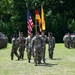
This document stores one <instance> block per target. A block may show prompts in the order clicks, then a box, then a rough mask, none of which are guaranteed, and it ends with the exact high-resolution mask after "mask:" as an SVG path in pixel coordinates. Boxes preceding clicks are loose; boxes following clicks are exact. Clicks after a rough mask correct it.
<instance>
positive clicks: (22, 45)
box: [17, 36, 26, 59]
mask: <svg viewBox="0 0 75 75" xmlns="http://www.w3.org/2000/svg"><path fill="white" fill-rule="evenodd" d="M17 40H18V42H19V54H20V58H21V59H23V58H24V51H25V41H26V39H25V38H24V37H21V36H20V37H18V39H17Z"/></svg>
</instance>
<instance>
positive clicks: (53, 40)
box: [48, 33, 55, 59]
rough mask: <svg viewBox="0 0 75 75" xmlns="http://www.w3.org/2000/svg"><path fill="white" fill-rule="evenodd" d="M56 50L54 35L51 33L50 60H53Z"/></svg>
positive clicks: (49, 40)
mask: <svg viewBox="0 0 75 75" xmlns="http://www.w3.org/2000/svg"><path fill="white" fill-rule="evenodd" d="M54 48H55V38H54V37H53V34H52V33H49V37H48V51H49V58H50V59H53V51H54Z"/></svg>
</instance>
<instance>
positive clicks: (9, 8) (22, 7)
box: [0, 0, 75, 42]
mask: <svg viewBox="0 0 75 75" xmlns="http://www.w3.org/2000/svg"><path fill="white" fill-rule="evenodd" d="M35 2H36V3H37V7H38V10H39V12H40V11H41V9H40V8H41V4H42V3H43V2H44V4H43V7H44V13H45V22H46V35H47V33H48V32H49V31H50V32H53V35H54V36H55V37H56V42H63V41H62V38H63V36H64V34H65V33H67V32H70V33H72V32H73V31H75V0H0V32H4V33H5V34H7V36H8V37H9V38H10V36H11V35H12V34H18V32H19V31H22V32H23V33H24V35H25V36H27V12H26V10H27V8H26V3H28V8H29V10H30V13H31V16H32V19H33V22H34V24H35ZM40 13H41V12H40ZM33 30H35V29H34V28H33Z"/></svg>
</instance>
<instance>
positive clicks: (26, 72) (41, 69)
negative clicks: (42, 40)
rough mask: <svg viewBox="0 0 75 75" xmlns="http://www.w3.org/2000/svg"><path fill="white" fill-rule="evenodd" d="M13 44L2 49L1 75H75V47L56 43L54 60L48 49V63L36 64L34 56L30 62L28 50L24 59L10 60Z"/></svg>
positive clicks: (0, 59)
mask: <svg viewBox="0 0 75 75" xmlns="http://www.w3.org/2000/svg"><path fill="white" fill-rule="evenodd" d="M10 51H11V44H8V47H7V48H5V49H1V50H0V75H75V49H67V48H65V47H64V44H62V43H58V44H56V48H55V50H54V60H50V59H49V57H48V48H47V49H46V63H47V64H40V65H38V66H34V61H33V58H32V60H31V63H28V60H27V56H26V51H25V57H24V60H20V61H17V58H16V57H14V60H13V61H11V60H10Z"/></svg>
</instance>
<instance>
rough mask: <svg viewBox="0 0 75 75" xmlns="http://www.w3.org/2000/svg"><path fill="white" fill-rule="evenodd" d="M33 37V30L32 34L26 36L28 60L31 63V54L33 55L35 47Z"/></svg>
mask: <svg viewBox="0 0 75 75" xmlns="http://www.w3.org/2000/svg"><path fill="white" fill-rule="evenodd" d="M32 39H33V33H32V32H31V34H30V36H28V37H27V38H26V49H27V50H26V51H27V57H28V62H29V63H30V60H31V55H33V48H32V47H31V41H32Z"/></svg>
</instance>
